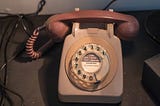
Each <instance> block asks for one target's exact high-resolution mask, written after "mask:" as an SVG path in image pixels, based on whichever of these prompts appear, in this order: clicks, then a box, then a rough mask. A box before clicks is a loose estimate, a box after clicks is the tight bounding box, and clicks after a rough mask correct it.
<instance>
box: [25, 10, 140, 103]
mask: <svg viewBox="0 0 160 106" xmlns="http://www.w3.org/2000/svg"><path fill="white" fill-rule="evenodd" d="M81 23H105V24H106V28H105V29H99V28H86V29H80V24H81ZM70 24H73V25H72V31H71V33H70V34H69V35H67V34H68V32H69V28H70V27H69V25H70ZM114 26H115V28H114ZM42 29H46V30H47V31H48V35H50V36H51V39H50V40H49V41H48V42H47V43H46V44H45V45H44V46H43V47H41V48H40V49H39V50H38V51H35V50H34V47H33V46H34V43H35V41H36V39H37V37H38V35H39V31H40V30H42ZM138 29H139V24H138V21H137V20H136V19H135V18H134V17H133V16H130V15H125V14H121V13H116V12H113V11H112V10H110V11H103V10H79V9H76V11H74V12H70V13H64V14H57V15H53V16H51V17H50V18H49V19H48V20H47V21H46V22H45V24H44V25H43V26H41V27H38V28H37V29H35V31H34V32H33V35H32V36H31V37H30V38H29V39H28V41H27V43H26V52H27V54H28V55H29V56H30V57H31V58H33V59H37V58H39V57H40V56H41V55H42V54H43V52H44V51H45V50H46V49H47V48H48V47H50V46H51V45H53V44H54V43H55V42H60V41H62V40H64V39H65V40H64V46H63V51H62V56H61V63H60V70H59V85H58V94H59V99H60V100H61V101H63V102H81V103H118V102H120V101H121V96H122V92H123V67H122V54H121V44H120V40H119V38H120V39H124V40H127V39H130V38H132V37H134V36H135V35H136V34H137V32H138Z"/></svg>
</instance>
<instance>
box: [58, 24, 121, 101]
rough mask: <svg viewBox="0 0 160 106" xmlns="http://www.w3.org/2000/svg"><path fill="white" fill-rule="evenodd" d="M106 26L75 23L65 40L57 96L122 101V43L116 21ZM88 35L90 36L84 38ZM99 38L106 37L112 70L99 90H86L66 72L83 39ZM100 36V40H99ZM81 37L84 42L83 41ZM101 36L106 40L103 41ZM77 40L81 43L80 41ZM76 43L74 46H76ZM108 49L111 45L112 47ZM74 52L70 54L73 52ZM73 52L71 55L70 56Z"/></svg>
mask: <svg viewBox="0 0 160 106" xmlns="http://www.w3.org/2000/svg"><path fill="white" fill-rule="evenodd" d="M106 27H107V28H106V30H105V29H98V28H88V29H79V23H74V24H73V28H72V33H71V34H70V35H68V36H67V37H66V39H65V41H64V46H63V51H62V56H61V63H60V70H59V82H58V96H59V100H60V101H62V102H78V103H119V102H120V101H121V99H122V93H123V67H122V53H121V43H120V40H119V38H118V37H116V36H115V35H114V32H113V31H114V29H113V24H107V25H106ZM85 38H87V40H86V41H85ZM82 39H84V42H98V44H102V45H103V46H105V45H104V43H103V42H104V41H105V42H106V44H107V45H109V46H108V47H109V48H107V47H106V49H107V52H109V57H110V59H112V60H111V63H110V70H109V72H110V74H108V75H107V77H106V83H107V84H106V86H105V87H103V88H102V89H99V90H95V91H94V90H93V91H85V90H82V89H79V88H78V87H76V86H75V85H73V83H72V82H71V81H70V79H69V77H68V76H67V73H66V71H67V69H68V68H67V66H66V64H69V63H67V62H68V61H69V60H70V58H71V56H72V54H74V50H72V49H74V48H75V49H77V48H79V47H80V46H81V44H82V45H83V44H84V42H83V40H82ZM99 39H100V40H99ZM80 40H81V42H80ZM101 40H102V41H103V42H101ZM77 42H78V43H77ZM73 46H74V47H73ZM109 49H112V50H111V51H110V50H109ZM70 54H71V55H70ZM67 56H70V57H67Z"/></svg>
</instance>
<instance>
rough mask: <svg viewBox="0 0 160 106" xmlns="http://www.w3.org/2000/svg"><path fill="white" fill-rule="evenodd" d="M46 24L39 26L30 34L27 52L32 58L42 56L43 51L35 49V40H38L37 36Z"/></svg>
mask: <svg viewBox="0 0 160 106" xmlns="http://www.w3.org/2000/svg"><path fill="white" fill-rule="evenodd" d="M44 28H45V26H44V25H43V26H40V27H38V28H36V29H35V30H34V31H33V34H32V35H31V36H30V38H29V39H28V40H27V43H26V53H27V55H29V57H31V58H32V59H38V58H39V57H41V55H42V53H41V52H40V51H39V50H38V51H35V50H34V44H35V41H36V40H37V37H38V36H39V32H40V31H41V30H42V29H44Z"/></svg>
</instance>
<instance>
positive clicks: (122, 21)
mask: <svg viewBox="0 0 160 106" xmlns="http://www.w3.org/2000/svg"><path fill="white" fill-rule="evenodd" d="M73 22H79V23H86V22H87V23H115V24H116V25H117V27H116V29H115V35H117V36H118V37H119V38H120V39H124V40H127V39H130V38H132V37H134V36H136V34H137V32H138V30H139V24H138V21H137V20H136V18H135V17H133V16H130V15H125V14H121V13H116V12H111V11H103V10H81V11H74V12H70V13H64V14H58V15H54V16H51V17H50V18H49V19H48V20H47V21H46V22H45V24H44V26H45V28H46V30H47V31H48V32H49V34H50V36H51V38H52V39H51V40H50V41H49V42H48V43H47V44H46V45H44V46H43V47H42V48H41V49H40V50H38V51H34V49H33V46H34V43H35V40H36V38H37V37H38V35H36V34H37V33H36V34H35V32H36V30H35V31H34V33H33V35H32V36H31V37H30V38H29V39H28V41H27V43H26V51H27V54H28V55H29V56H30V57H31V58H33V59H37V58H39V57H40V56H41V55H42V53H43V51H45V50H46V48H48V47H50V45H51V44H53V43H54V42H60V41H62V40H63V39H64V38H65V36H66V35H67V33H68V31H69V26H68V24H70V23H73Z"/></svg>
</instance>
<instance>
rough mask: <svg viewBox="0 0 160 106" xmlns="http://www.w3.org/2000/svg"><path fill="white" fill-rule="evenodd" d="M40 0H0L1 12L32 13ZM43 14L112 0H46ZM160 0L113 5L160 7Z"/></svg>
mask: <svg viewBox="0 0 160 106" xmlns="http://www.w3.org/2000/svg"><path fill="white" fill-rule="evenodd" d="M39 1H40V0H0V12H9V13H31V12H34V11H35V10H36V8H37V4H38V2H39ZM46 1H47V2H46V5H45V7H44V9H43V11H42V12H41V13H42V14H53V13H62V12H67V11H71V10H74V8H75V7H79V8H81V9H102V8H104V7H105V6H106V5H107V3H109V2H110V1H111V0H46ZM159 4H160V0H117V1H116V2H115V3H113V4H112V5H111V7H110V8H113V9H114V10H116V11H135V10H151V9H160V6H159Z"/></svg>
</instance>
